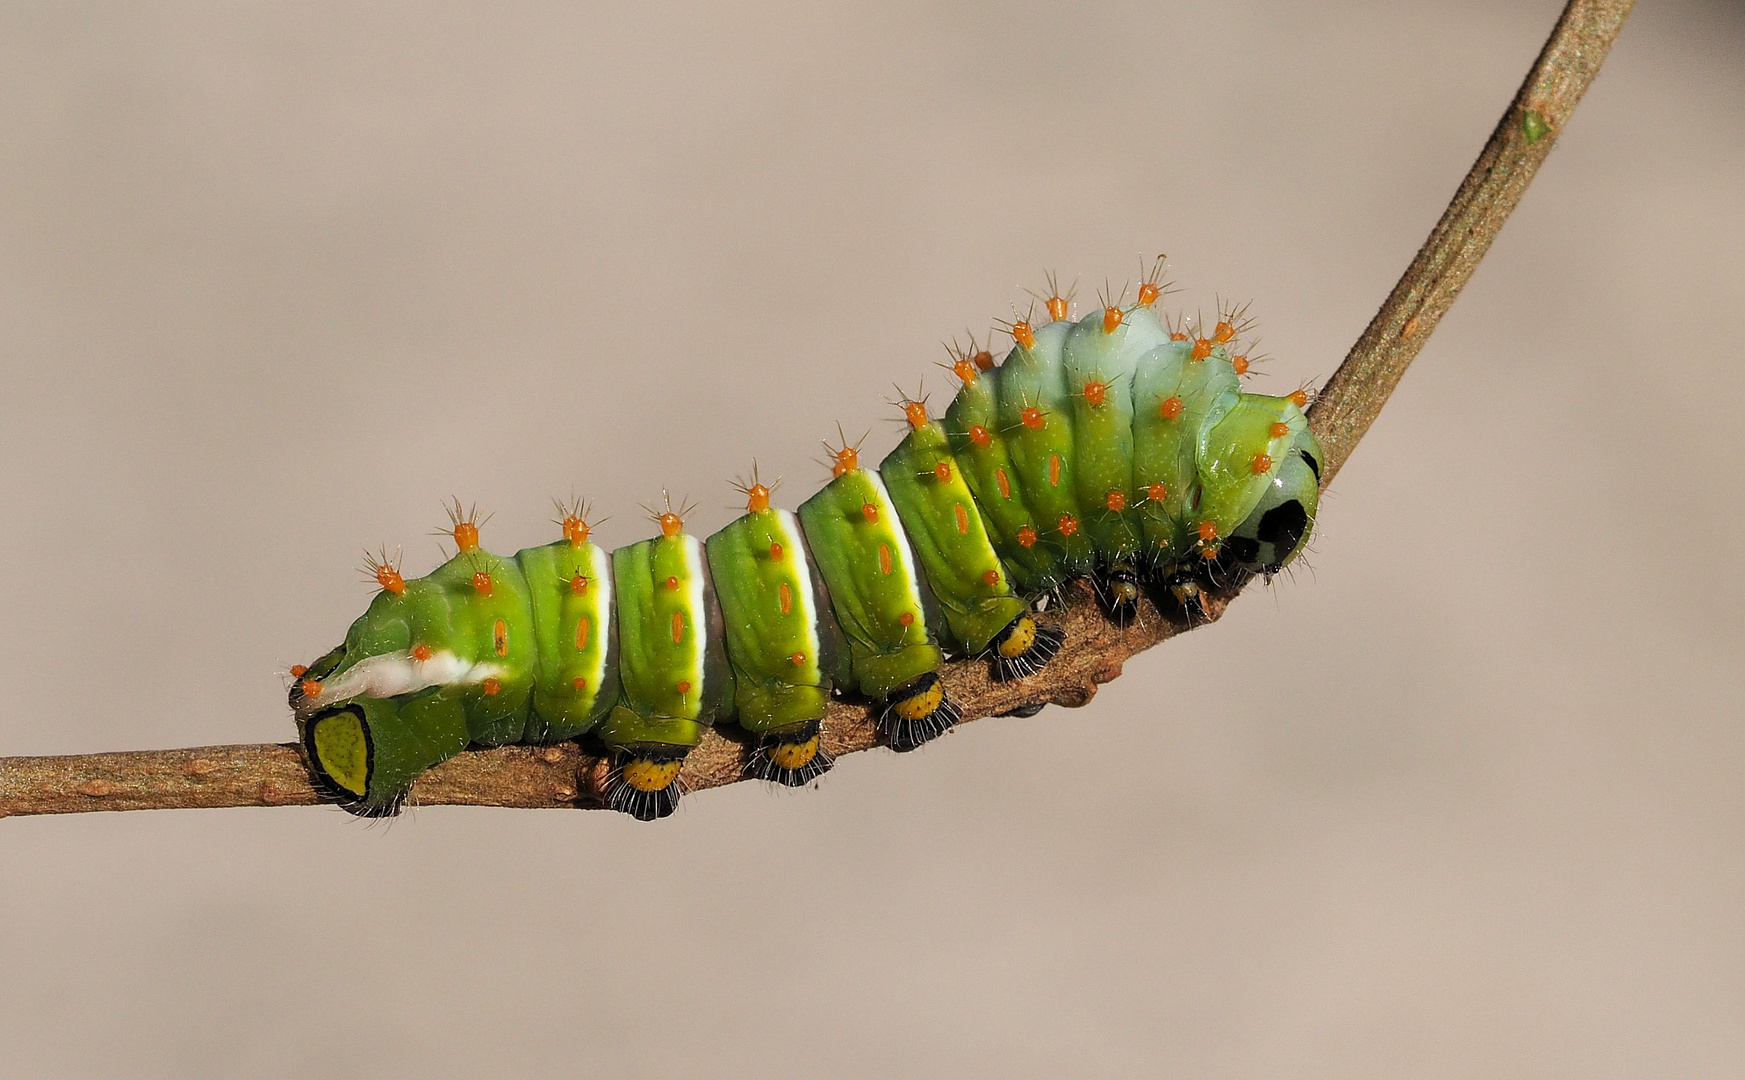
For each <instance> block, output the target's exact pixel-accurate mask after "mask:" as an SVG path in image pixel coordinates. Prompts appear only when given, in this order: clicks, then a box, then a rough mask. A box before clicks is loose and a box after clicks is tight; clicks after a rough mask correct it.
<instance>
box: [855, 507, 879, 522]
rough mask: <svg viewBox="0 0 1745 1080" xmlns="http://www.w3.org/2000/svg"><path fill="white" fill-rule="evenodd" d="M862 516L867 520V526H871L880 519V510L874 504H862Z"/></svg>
mask: <svg viewBox="0 0 1745 1080" xmlns="http://www.w3.org/2000/svg"><path fill="white" fill-rule="evenodd" d="M860 516H861V517H863V518H866V522H867V524H868V525H871V524H873V523H875V522H877V521H878V519H879V508H878V507H876V506H874V505H873V504H872V503H861V504H860Z"/></svg>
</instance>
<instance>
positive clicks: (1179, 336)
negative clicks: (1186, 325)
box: [1169, 330, 1188, 341]
mask: <svg viewBox="0 0 1745 1080" xmlns="http://www.w3.org/2000/svg"><path fill="white" fill-rule="evenodd" d="M1187 339H1188V336H1187V335H1186V334H1184V333H1182V332H1181V331H1180V330H1176V331H1174V332H1172V333H1171V334H1170V335H1169V340H1171V341H1186V340H1187Z"/></svg>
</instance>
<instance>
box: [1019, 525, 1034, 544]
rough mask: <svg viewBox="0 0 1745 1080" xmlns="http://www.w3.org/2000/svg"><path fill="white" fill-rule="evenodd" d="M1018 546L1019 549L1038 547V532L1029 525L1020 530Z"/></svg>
mask: <svg viewBox="0 0 1745 1080" xmlns="http://www.w3.org/2000/svg"><path fill="white" fill-rule="evenodd" d="M1018 546H1019V547H1035V546H1036V530H1035V529H1032V528H1031V527H1030V526H1028V525H1026V526H1024V527H1023V528H1021V529H1019V530H1018Z"/></svg>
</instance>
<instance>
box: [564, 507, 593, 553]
mask: <svg viewBox="0 0 1745 1080" xmlns="http://www.w3.org/2000/svg"><path fill="white" fill-rule="evenodd" d="M563 538H564V539H565V540H568V541H569V543H570V547H581V546H582V545H583V544H585V543H587V542H588V523H587V522H585V521H583V520H582V519H581V518H580V517H577V516H576V515H575V514H565V515H564V516H563Z"/></svg>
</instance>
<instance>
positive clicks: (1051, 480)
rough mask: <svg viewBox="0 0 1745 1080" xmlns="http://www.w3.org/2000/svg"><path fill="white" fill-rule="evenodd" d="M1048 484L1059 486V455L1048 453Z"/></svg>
mask: <svg viewBox="0 0 1745 1080" xmlns="http://www.w3.org/2000/svg"><path fill="white" fill-rule="evenodd" d="M1048 486H1049V487H1059V486H1060V455H1059V454H1050V455H1048Z"/></svg>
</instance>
